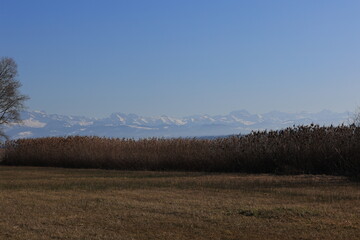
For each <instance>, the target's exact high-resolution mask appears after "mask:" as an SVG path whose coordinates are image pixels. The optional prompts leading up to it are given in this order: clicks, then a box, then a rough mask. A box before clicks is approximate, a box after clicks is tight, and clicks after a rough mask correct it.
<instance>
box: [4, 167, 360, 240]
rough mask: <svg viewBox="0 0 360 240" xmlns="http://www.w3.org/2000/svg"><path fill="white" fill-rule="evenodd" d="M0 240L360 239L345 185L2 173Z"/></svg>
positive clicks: (321, 179) (358, 200)
mask: <svg viewBox="0 0 360 240" xmlns="http://www.w3.org/2000/svg"><path fill="white" fill-rule="evenodd" d="M0 239H14V240H18V239H27V240H31V239H34V240H35V239H36V240H41V239H79V240H80V239H90V240H91V239H126V240H128V239H171V240H177V239H204V240H205V239H214V240H217V239H219V240H220V239H229V240H230V239H238V240H239V239H254V240H256V239H269V240H272V239H285V240H286V239H329V240H331V239H337V240H338V239H347V240H351V239H360V188H359V185H358V184H357V183H355V182H350V181H349V180H347V179H346V178H343V177H334V176H323V175H297V176H273V175H244V174H234V173H232V174H229V173H228V174H211V173H191V172H187V173H185V172H148V171H137V172H126V171H116V170H111V171H109V170H90V169H88V170H85V169H61V168H33V167H4V166H1V167H0Z"/></svg>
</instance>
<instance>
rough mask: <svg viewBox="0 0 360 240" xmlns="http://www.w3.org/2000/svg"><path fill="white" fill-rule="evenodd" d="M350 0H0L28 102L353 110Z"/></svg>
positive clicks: (102, 110) (125, 107) (174, 110)
mask: <svg viewBox="0 0 360 240" xmlns="http://www.w3.org/2000/svg"><path fill="white" fill-rule="evenodd" d="M359 12H360V1H348V0H345V1H340V0H339V1H332V0H324V1H321V0H316V1H314V0H311V1H307V0H303V1H291V0H287V1H277V0H272V1H267V0H263V1H256V0H251V1H240V0H236V1H231V0H226V1H218V0H217V1H211V0H191V1H187V0H181V1H180V0H179V1H177V0H163V1H160V0H152V1H148V0H143V1H139V0H131V1H130V0H129V1H120V0H119V1H115V0H114V1H111V0H102V1H100V0H98V1H95V0H71V1H70V0H61V1H60V0H53V1H48V0H33V1H28V0H23V1H20V0H0V22H1V31H0V56H9V57H12V58H14V59H15V61H16V62H17V63H18V68H19V79H20V81H21V82H22V83H23V87H22V89H21V90H22V92H23V93H25V94H27V95H29V96H30V97H31V100H29V101H28V102H27V105H28V107H29V109H30V110H45V111H47V112H49V113H59V114H72V115H84V116H93V117H103V116H106V115H108V114H110V113H112V112H125V113H137V114H141V115H147V116H154V115H161V114H166V115H170V116H187V115H192V114H197V113H208V114H225V113H228V112H230V111H232V110H238V109H247V110H248V111H250V112H253V113H263V112H267V111H271V110H280V111H288V112H297V111H302V110H305V111H319V110H322V109H330V110H333V111H347V110H350V111H352V110H354V109H355V107H356V106H359V105H360V66H359V65H360V61H359V60H360V45H359V43H360V27H359V26H360V14H359Z"/></svg>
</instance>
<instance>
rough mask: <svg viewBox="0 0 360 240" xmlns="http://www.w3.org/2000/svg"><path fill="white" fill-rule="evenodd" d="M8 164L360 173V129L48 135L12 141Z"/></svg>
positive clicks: (315, 127) (7, 152) (7, 151)
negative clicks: (197, 135)
mask: <svg viewBox="0 0 360 240" xmlns="http://www.w3.org/2000/svg"><path fill="white" fill-rule="evenodd" d="M2 164H5V165H22V166H52V167H69V168H103V169H122V170H176V171H212V172H249V173H286V174H298V173H311V174H336V175H348V176H350V175H351V176H354V175H358V173H359V170H360V128H358V127H356V126H354V125H351V126H345V125H343V126H338V127H333V126H330V127H320V126H318V125H309V126H297V127H292V128H286V129H284V130H278V131H258V132H252V133H251V134H249V135H245V136H231V137H228V138H219V139H213V140H206V139H181V138H178V139H161V138H160V139H159V138H152V139H141V140H133V139H108V138H100V137H79V136H72V137H49V138H38V139H19V140H14V141H8V142H7V143H6V146H5V154H4V158H3V161H2Z"/></svg>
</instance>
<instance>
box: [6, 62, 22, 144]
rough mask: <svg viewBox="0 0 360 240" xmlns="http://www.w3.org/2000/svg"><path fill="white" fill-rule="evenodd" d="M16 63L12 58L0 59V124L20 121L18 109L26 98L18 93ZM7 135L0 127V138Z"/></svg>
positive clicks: (20, 108)
mask: <svg viewBox="0 0 360 240" xmlns="http://www.w3.org/2000/svg"><path fill="white" fill-rule="evenodd" d="M16 77H17V64H16V63H15V61H14V60H13V59H12V58H8V57H4V58H1V59H0V125H4V124H8V123H11V122H19V121H20V111H21V110H23V109H24V107H25V105H24V102H25V101H26V100H27V99H28V97H27V96H26V95H23V94H21V93H20V91H19V88H20V87H21V83H20V82H19V81H18V80H17V79H16ZM1 137H3V138H6V139H7V136H6V135H5V133H4V132H3V129H1V128H0V138H1Z"/></svg>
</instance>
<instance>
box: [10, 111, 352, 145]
mask: <svg viewBox="0 0 360 240" xmlns="http://www.w3.org/2000/svg"><path fill="white" fill-rule="evenodd" d="M349 116H351V113H349V112H343V113H335V112H332V111H329V110H323V111H321V112H318V113H309V112H299V113H285V112H279V111H272V112H268V113H264V114H251V113H249V112H248V111H246V110H241V111H234V112H231V113H229V114H228V115H216V116H210V115H207V114H204V115H195V116H189V117H183V118H173V117H168V116H165V115H162V116H159V117H144V116H138V115H136V114H125V113H113V114H111V115H110V116H109V117H106V118H100V119H97V118H88V117H80V116H64V115H57V114H47V113H45V112H41V111H25V112H22V114H21V117H22V119H23V122H22V124H11V125H8V126H6V127H5V133H6V134H7V135H9V136H10V137H11V138H12V139H17V138H35V137H48V136H69V135H79V136H101V137H119V138H147V137H200V136H221V135H231V134H246V133H249V132H251V131H252V130H265V129H268V130H269V129H274V130H275V129H281V128H285V127H289V126H293V125H302V124H311V123H315V124H319V125H330V124H333V125H339V124H342V123H345V124H346V123H348V122H349V120H348V119H349Z"/></svg>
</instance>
